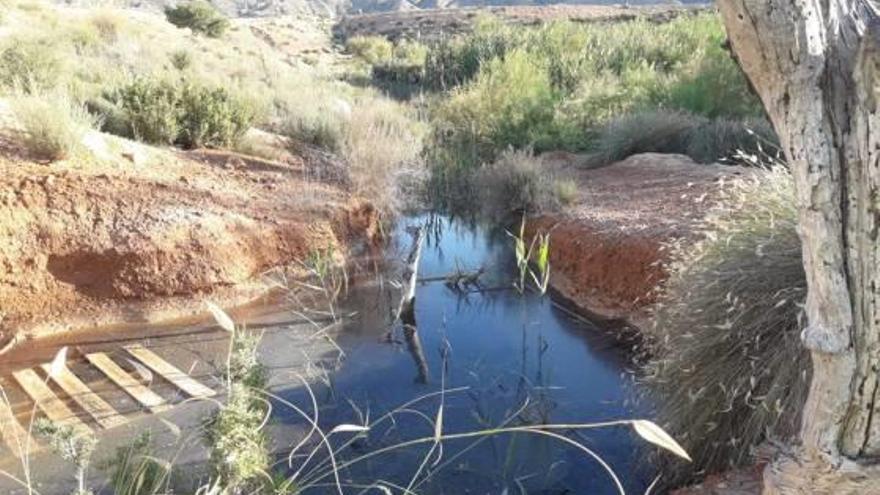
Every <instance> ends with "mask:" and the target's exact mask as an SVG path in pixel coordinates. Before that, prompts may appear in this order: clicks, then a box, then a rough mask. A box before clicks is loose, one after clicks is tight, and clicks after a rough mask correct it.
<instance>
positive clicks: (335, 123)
mask: <svg viewBox="0 0 880 495" xmlns="http://www.w3.org/2000/svg"><path fill="white" fill-rule="evenodd" d="M345 125H346V124H345V120H344V119H343V118H342V117H341V116H339V115H338V114H337V113H335V112H333V111H330V110H328V111H324V112H320V111H319V112H310V111H306V112H296V113H293V114H291V115H290V116H289V117H288V118H287V120H286V121H285V122H284V124H283V126H282V132H283V133H284V134H285V135H287V136H289V137H291V138H292V139H294V140H295V141H298V142H300V143H307V144H311V145H314V146H317V147H319V148H323V149H325V150H327V151H331V152H338V151H339V150H340V149H342V139H343V135H344V133H345Z"/></svg>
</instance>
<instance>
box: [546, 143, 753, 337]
mask: <svg viewBox="0 0 880 495" xmlns="http://www.w3.org/2000/svg"><path fill="white" fill-rule="evenodd" d="M744 173H747V169H743V168H740V167H731V166H722V165H701V164H698V163H695V162H694V161H693V160H691V159H690V158H688V157H686V156H683V155H663V154H656V153H646V154H641V155H635V156H632V157H629V158H627V159H626V160H623V161H621V162H618V163H615V164H613V165H610V166H607V167H603V168H598V169H593V170H583V169H577V170H575V171H574V172H573V178H574V180H575V181H576V182H577V185H578V195H577V197H576V199H575V200H574V202H573V203H572V204H571V205H570V206H568V207H566V208H565V210H564V211H563V212H562V213H559V214H553V215H545V216H542V217H540V218H539V219H538V221H537V222H533V223H532V229H533V230H534V229H540V230H545V231H546V230H548V229H549V230H550V231H551V242H550V248H551V249H550V251H551V255H550V256H551V267H552V272H551V277H552V284H553V286H554V287H555V288H556V289H557V290H559V291H560V292H561V293H562V294H563V295H564V296H566V297H568V298H569V299H571V300H572V301H573V302H575V303H576V304H577V305H578V306H580V307H582V308H585V309H587V310H589V311H591V312H594V313H597V314H598V315H602V316H606V317H609V318H627V319H630V320H633V321H635V322H638V321H639V320H641V318H642V317H643V316H644V311H645V310H646V308H647V307H648V306H650V305H651V304H652V303H653V302H654V297H655V289H656V288H657V286H658V285H659V284H660V283H661V282H662V281H663V280H664V279H665V278H666V271H665V268H664V264H663V262H664V260H665V253H664V245H665V244H666V243H668V242H670V241H672V240H673V239H676V238H683V237H687V236H689V235H693V229H694V227H695V225H696V223H697V222H698V221H700V220H701V219H702V218H703V215H704V213H705V212H706V211H707V210H708V208H709V206H710V205H711V203H712V201H713V197H714V192H715V191H716V190H717V189H718V187H719V185H720V184H721V183H723V181H724V180H725V179H729V178H732V177H734V176H737V175H742V174H744Z"/></svg>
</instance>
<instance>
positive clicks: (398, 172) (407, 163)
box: [342, 98, 423, 211]
mask: <svg viewBox="0 0 880 495" xmlns="http://www.w3.org/2000/svg"><path fill="white" fill-rule="evenodd" d="M422 138H423V132H422V127H421V125H420V123H419V122H417V121H414V120H413V119H412V118H411V117H410V116H409V113H408V111H407V109H406V108H405V107H403V106H402V105H400V104H397V103H395V102H393V101H391V100H386V99H379V98H367V99H362V100H360V101H358V102H356V104H355V105H354V108H353V109H352V113H351V118H350V120H349V121H348V124H347V126H346V127H345V133H344V138H343V140H342V155H343V157H344V158H345V160H346V162H347V163H348V166H349V179H350V181H351V183H352V185H353V187H354V189H355V191H356V192H357V193H358V194H359V195H361V196H362V197H365V198H370V200H371V201H372V202H373V203H374V204H375V205H376V206H378V207H379V209H380V210H385V211H391V210H394V209H395V208H397V207H399V206H401V201H400V200H401V199H403V198H401V196H402V195H401V194H400V187H402V186H404V185H405V182H406V179H407V176H411V175H412V174H414V173H417V172H418V170H419V167H420V165H421V160H420V155H421V152H422Z"/></svg>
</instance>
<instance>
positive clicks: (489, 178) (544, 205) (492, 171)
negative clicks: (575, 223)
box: [476, 148, 576, 218]
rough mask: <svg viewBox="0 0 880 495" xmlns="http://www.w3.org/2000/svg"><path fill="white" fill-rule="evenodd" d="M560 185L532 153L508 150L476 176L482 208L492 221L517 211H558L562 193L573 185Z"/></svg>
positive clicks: (482, 168) (529, 151)
mask: <svg viewBox="0 0 880 495" xmlns="http://www.w3.org/2000/svg"><path fill="white" fill-rule="evenodd" d="M560 184H562V183H561V182H558V181H557V180H556V178H555V177H554V175H553V174H552V173H550V172H549V170H548V169H547V167H545V166H544V163H543V161H542V160H541V158H540V157H536V156H534V154H533V153H532V152H531V150H514V149H512V148H511V149H508V150H506V151H504V152H502V153H501V156H499V157H498V159H497V160H496V161H495V162H493V163H491V164H489V165H485V166H483V167H481V168H480V170H479V171H478V172H477V173H476V186H477V191H478V194H479V196H480V199H481V200H482V201H481V208H482V211H483V213H484V214H486V215H487V216H489V217H491V218H503V217H505V216H506V215H508V214H510V213H511V212H516V211H524V212H530V213H535V212H540V211H548V210H553V209H556V208H557V207H558V206H559V203H560V199H559V197H560V192H561V189H562V188H570V187H571V184H570V183H569V184H567V185H565V186H561V187H560ZM575 187H576V186H575ZM569 192H570V191H569Z"/></svg>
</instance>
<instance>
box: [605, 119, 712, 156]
mask: <svg viewBox="0 0 880 495" xmlns="http://www.w3.org/2000/svg"><path fill="white" fill-rule="evenodd" d="M702 122H703V120H702V119H700V118H698V117H695V116H693V115H690V114H686V113H682V112H669V111H662V110H648V111H644V112H638V113H633V114H629V115H624V116H623V117H619V118H617V119H614V120H612V121H611V122H609V123H608V124H607V125H606V126H605V127H604V128H603V129H602V131H601V132H600V134H599V138H598V143H597V152H598V155H599V157H600V160H601V161H602V162H605V163H608V162H615V161H618V160H622V159H624V158H626V157H628V156H630V155H634V154H636V153H645V152H656V153H684V152H685V151H686V150H687V147H688V142H689V141H688V136H690V133H691V131H692V130H693V129H694V128H695V127H697V126H699V125H701V124H702Z"/></svg>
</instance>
